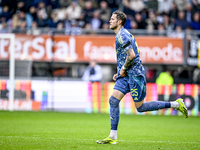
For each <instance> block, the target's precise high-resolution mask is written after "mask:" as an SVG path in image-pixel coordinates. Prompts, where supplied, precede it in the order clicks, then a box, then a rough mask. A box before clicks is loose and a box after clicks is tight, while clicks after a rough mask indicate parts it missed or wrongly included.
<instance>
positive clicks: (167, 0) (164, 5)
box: [158, 0, 172, 14]
mask: <svg viewBox="0 0 200 150" xmlns="http://www.w3.org/2000/svg"><path fill="white" fill-rule="evenodd" d="M171 5H172V0H160V1H158V12H159V13H160V14H161V13H166V14H169V11H170V9H171Z"/></svg>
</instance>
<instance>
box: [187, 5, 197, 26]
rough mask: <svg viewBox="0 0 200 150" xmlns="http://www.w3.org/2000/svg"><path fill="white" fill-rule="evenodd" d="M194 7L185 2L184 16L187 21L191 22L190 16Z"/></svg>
mask: <svg viewBox="0 0 200 150" xmlns="http://www.w3.org/2000/svg"><path fill="white" fill-rule="evenodd" d="M194 13H195V12H194V9H193V8H192V5H191V3H189V2H188V3H187V8H186V11H185V16H186V20H187V22H189V23H190V22H191V21H192V17H193V15H194Z"/></svg>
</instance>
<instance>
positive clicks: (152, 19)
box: [146, 11, 158, 29]
mask: <svg viewBox="0 0 200 150" xmlns="http://www.w3.org/2000/svg"><path fill="white" fill-rule="evenodd" d="M148 16H149V18H148V19H146V22H147V26H152V27H148V28H152V29H157V26H158V21H157V17H156V14H155V13H154V12H153V11H149V15H148Z"/></svg>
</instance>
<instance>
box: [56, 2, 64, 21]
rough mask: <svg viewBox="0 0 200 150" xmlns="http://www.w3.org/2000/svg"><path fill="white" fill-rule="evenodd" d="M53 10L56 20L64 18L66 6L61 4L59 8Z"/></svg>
mask: <svg viewBox="0 0 200 150" xmlns="http://www.w3.org/2000/svg"><path fill="white" fill-rule="evenodd" d="M55 12H56V14H57V17H58V20H60V21H64V20H65V19H66V14H67V12H66V8H65V7H63V6H61V7H60V8H57V9H55Z"/></svg>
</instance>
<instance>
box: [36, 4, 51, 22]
mask: <svg viewBox="0 0 200 150" xmlns="http://www.w3.org/2000/svg"><path fill="white" fill-rule="evenodd" d="M37 12H38V13H39V14H40V15H41V17H42V18H43V19H48V18H49V17H48V13H47V7H46V4H45V3H44V2H43V1H40V2H39V3H38V9H37Z"/></svg>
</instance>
